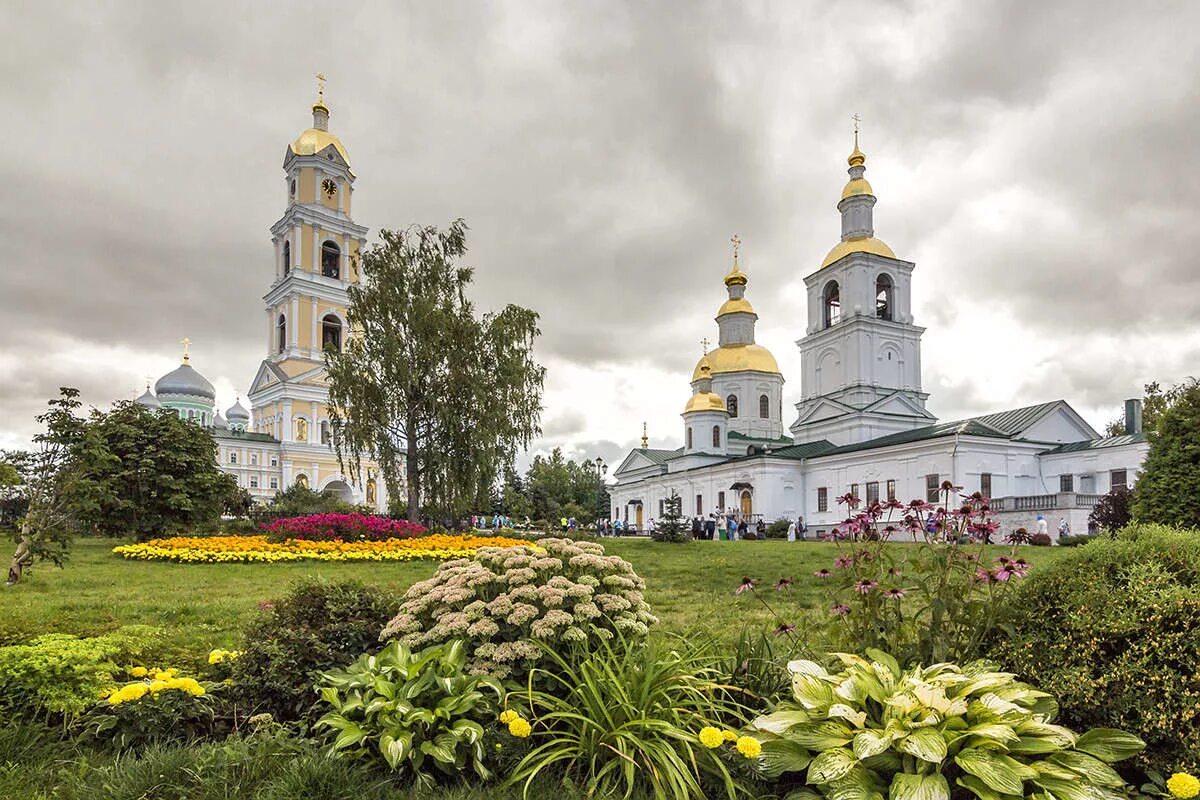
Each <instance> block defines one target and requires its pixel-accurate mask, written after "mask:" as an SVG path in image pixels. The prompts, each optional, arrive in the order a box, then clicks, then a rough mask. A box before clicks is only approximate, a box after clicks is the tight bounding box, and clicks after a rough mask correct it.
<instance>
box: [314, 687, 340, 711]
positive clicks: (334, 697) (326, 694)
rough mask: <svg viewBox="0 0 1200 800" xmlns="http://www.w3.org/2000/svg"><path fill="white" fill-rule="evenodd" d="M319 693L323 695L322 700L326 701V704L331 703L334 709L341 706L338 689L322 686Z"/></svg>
mask: <svg viewBox="0 0 1200 800" xmlns="http://www.w3.org/2000/svg"><path fill="white" fill-rule="evenodd" d="M319 691H320V694H321V699H322V700H324V701H325V702H326V703H329V704H330V705H331V706H334V707H337V706H338V705H339V702H338V690H337V689H336V688H334V687H332V686H322V687H321V688H320V690H319Z"/></svg>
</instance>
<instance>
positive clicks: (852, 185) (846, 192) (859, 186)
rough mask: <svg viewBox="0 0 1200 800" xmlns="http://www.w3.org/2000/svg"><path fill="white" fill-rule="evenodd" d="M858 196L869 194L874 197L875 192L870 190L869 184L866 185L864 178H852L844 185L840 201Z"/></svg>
mask: <svg viewBox="0 0 1200 800" xmlns="http://www.w3.org/2000/svg"><path fill="white" fill-rule="evenodd" d="M860 194H869V195H871V196H872V197H874V196H875V190H874V189H872V188H871V184H869V183H867V179H866V178H852V179H851V180H850V182H849V183H847V184H846V188H845V189H842V199H843V200H845V199H846V198H847V197H857V196H858V195H860Z"/></svg>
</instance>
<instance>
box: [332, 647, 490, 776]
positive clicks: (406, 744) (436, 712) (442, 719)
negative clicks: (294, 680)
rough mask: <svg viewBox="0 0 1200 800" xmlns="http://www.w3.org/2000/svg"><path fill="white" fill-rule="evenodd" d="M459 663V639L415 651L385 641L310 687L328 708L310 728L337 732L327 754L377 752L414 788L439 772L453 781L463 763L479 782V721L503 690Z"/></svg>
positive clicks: (484, 772) (463, 659) (462, 652)
mask: <svg viewBox="0 0 1200 800" xmlns="http://www.w3.org/2000/svg"><path fill="white" fill-rule="evenodd" d="M466 664H467V653H466V649H465V647H464V646H463V643H462V642H461V641H459V640H453V641H450V642H447V643H445V644H442V645H437V646H435V647H427V648H425V649H424V650H420V651H418V652H415V653H414V652H412V651H411V650H409V649H408V647H407V646H405V645H404V644H401V643H400V642H392V643H391V644H389V645H387V646H386V647H384V648H383V650H381V651H380V652H379V653H378V654H377V655H369V654H368V655H363V656H361V657H360V658H359V659H358V661H356V662H355V663H354V664H352V665H350V667H349V668H347V669H344V670H333V671H330V672H326V673H324V674H323V675H322V676H321V680H320V682H319V683H318V684H317V690H318V691H319V692H320V694H321V698H322V699H323V700H324V701H325V702H327V703H329V704H330V705H331V706H333V710H331V711H330V712H329V713H327V714H325V716H323V717H321V719H320V720H318V722H317V725H318V726H319V727H328V728H332V729H334V730H335V731H337V738H336V739H335V740H334V742H333V746H332V750H333V751H334V752H341V751H349V752H350V753H355V752H357V753H360V754H367V753H370V752H371V751H372V750H375V751H378V754H379V755H380V756H382V758H383V759H384V760H385V761H386V762H387V764H388V766H389V767H391V768H392V769H394V770H397V771H401V772H403V771H411V772H412V773H413V777H414V778H415V779H416V780H417V782H418V783H422V784H431V783H433V782H434V780H433V779H434V778H435V777H436V776H437V775H438V774H439V773H441V774H442V775H444V776H446V777H449V778H456V779H457V778H459V777H460V776H461V774H462V771H463V770H464V769H466V768H467V767H468V765H469V766H470V768H471V769H473V770H474V771H475V774H476V775H478V776H479V777H480V778H483V779H487V778H488V777H490V773H489V771H488V769H487V768H486V767H485V766H484V763H483V756H484V753H483V744H482V741H481V740H482V739H483V726H482V725H481V724H480V723H481V722H490V721H491V720H492V719H493V718H494V717H495V710H496V702H493V701H499V700H500V698H501V697H502V695H503V689H502V688H501V687H500V684H499V682H497V681H496V680H494V679H492V678H488V677H484V676H481V675H468V674H466V672H465V668H466ZM485 689H486V690H488V692H489V693H494V694H495V698H492V697H490V696H489V694H485V693H484V690H485Z"/></svg>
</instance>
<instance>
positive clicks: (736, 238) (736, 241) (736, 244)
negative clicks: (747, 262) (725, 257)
mask: <svg viewBox="0 0 1200 800" xmlns="http://www.w3.org/2000/svg"><path fill="white" fill-rule="evenodd" d="M729 241H731V242H733V266H734V267H736V266H737V263H738V248H739V247H741V246H742V237H740V236H738V235H737V234H736V233H735V234H734V235H733V236H731V237H729Z"/></svg>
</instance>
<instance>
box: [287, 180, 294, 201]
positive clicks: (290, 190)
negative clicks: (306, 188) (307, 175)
mask: <svg viewBox="0 0 1200 800" xmlns="http://www.w3.org/2000/svg"><path fill="white" fill-rule="evenodd" d="M288 199H289V200H295V199H296V179H295V178H292V181H291V183H290V184H288Z"/></svg>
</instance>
